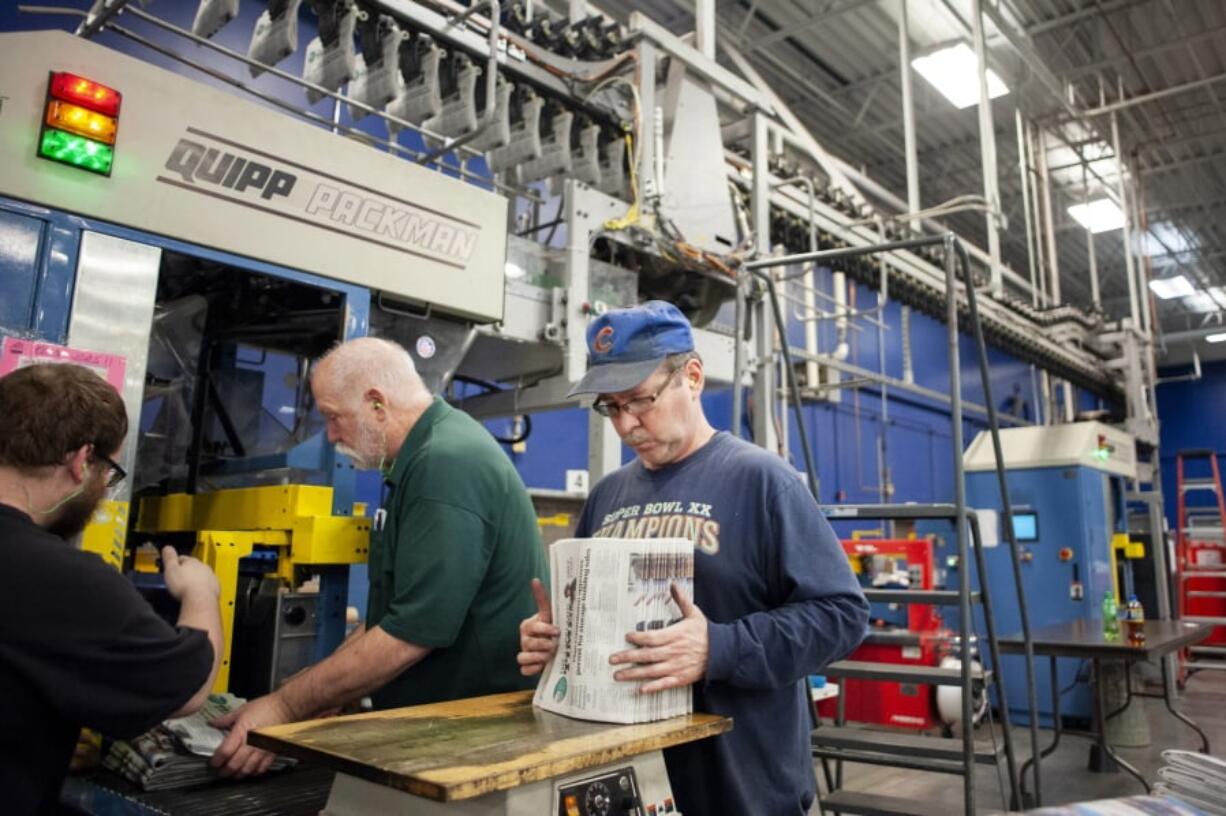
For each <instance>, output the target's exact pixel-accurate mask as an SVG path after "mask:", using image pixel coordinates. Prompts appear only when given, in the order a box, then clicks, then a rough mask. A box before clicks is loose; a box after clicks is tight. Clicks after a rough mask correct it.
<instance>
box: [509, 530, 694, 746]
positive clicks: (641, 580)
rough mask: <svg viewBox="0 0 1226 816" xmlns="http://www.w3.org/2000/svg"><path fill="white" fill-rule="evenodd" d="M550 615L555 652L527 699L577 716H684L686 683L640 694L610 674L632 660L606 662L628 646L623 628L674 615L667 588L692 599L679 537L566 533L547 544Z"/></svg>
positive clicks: (646, 627)
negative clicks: (532, 695)
mask: <svg viewBox="0 0 1226 816" xmlns="http://www.w3.org/2000/svg"><path fill="white" fill-rule="evenodd" d="M549 556H550V560H549V569H550V576H551V590H550V597H551V598H552V602H553V621H554V624H555V625H556V626H557V627H558V628H559V629H560V630H561V635H560V637H559V638H558V651H557V654H556V655H554V658H553V660H552V661H550V663H549V665H547V666H546V667H545V671H544V672H543V673H542V675H541V681H540V683H539V684H537V687H536V697H535V699H534V700H533V702H534V704H535V705H536V706H537V707H539V708H543V709H545V710H547V711H553V712H556V713H558V714H565V715H566V716H568V717H576V718H578V719H581V720H595V721H597V722H615V723H642V722H652V721H654V720H662V719H665V718H667V717H676V716H678V715H681V714H689V713H690V712H691V711H693V697H692V695H691V693H690V687H689V686H683V687H681V688H672V689H667V690H665V691H662V692H658V693H655V694H640V693H639V688H640V687H641V686H642V685H644V683H643V682H632V681H625V682H619V681H617V680H614V679H613V673H614V672H615V671H617V670H619V669H624V668H628V667H629V666H630V665H633V664H624V663H623V664H618V665H616V666H614V665H611V664H610V663H609V655H612V654H614V653H615V652H621V651H625V650H627V649H632V648H634V646H632V645H631V644H630V643H628V642H627V641H626V635H627V634H628V633H630V632H648V631H654V630H657V629H663V628H664V627H666V626H669V625H671V624H673V623H676V622H677V621H679V620H681V610H680V609H678V608H677V604H676V603H675V602H674V601H673V599H672V595H671V593H670V590H669V587H670V586H671V585H672V584H678V585H679V588H680V589H681V590H682V592H683V594H684V595H685V596H686V597H687V598H693V597H694V545H693V543H692V542H691V541H689V540H687V539H682V538H654V539H619V538H572V539H566V540H563V541H558V542H556V543H554V544H553V545H552V546H551V547H550V548H549Z"/></svg>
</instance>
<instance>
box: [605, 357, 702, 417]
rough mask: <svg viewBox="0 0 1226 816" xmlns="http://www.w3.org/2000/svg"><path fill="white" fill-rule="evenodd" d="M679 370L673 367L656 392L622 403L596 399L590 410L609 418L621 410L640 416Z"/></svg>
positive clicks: (669, 383)
mask: <svg viewBox="0 0 1226 816" xmlns="http://www.w3.org/2000/svg"><path fill="white" fill-rule="evenodd" d="M681 370H682V369H680V368H678V369H674V370H673V373H671V374H669V375H668V378H667V379H665V380H664V384H663V385H661V386H660V387H659V389H658V390H657V391H656V393H654V394H652V395H650V396H647V397H635V398H634V399H632V400H626V401H625V402H622V403H617V402H613V401H612V400H597V401H596V402H594V403H592V410H593V411H595V412H596V413H598V414H600V415H601V416H605V417H608V418H609V419H616V418H617V417H619V416H620V415H621V414H622V412H623V411H624V412H625V413H627V414H629V415H630V416H642V415H643V414H645V413H647V412H648V411H650V410H651V408H652V406H653V405H655V404H656V400H658V399H659V398H660V395H661V394H663V393H664V392H665V390H667V389H668V386H669V385H671V384H672V381H673V379H674V378H676V376H677V374H678V373H679V372H680V371H681Z"/></svg>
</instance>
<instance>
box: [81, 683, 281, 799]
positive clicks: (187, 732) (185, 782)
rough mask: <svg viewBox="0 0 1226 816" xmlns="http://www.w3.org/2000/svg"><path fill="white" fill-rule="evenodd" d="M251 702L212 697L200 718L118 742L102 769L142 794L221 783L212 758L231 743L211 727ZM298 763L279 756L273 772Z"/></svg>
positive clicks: (229, 696)
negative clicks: (216, 718)
mask: <svg viewBox="0 0 1226 816" xmlns="http://www.w3.org/2000/svg"><path fill="white" fill-rule="evenodd" d="M244 702H246V701H245V700H243V699H242V698H239V697H235V696H234V695H232V694H210V695H209V699H208V701H207V702H205V704H204V705H203V706H201V707H200V710H199V711H197V712H196V713H195V714H192V715H190V716H187V717H180V718H178V719H173V720H166V721H165V722H162V723H160V724H159V725H156V726H154V727H153V728H151V729H149V730H148V731H146V732H145V733H143V734H141V735H140V736H139V737H136V738H134V739H130V740H117V741H115V742H113V743H111V747H110V750H109V751H107V753H106V756H105V757H104V758H103V760H102V766H103V767H104V768H107V769H109V770H111V771H114V772H115V773H117V774H119V775H120V776H122V777H124V778H125V779H127V780H128V781H129V782H132V783H134V784H136V785H139V786H140V787H141V789H142V790H146V791H157V790H178V789H180V788H190V787H194V786H196V785H202V784H205V783H208V782H213V781H215V780H216V779H217V778H218V777H217V773H216V771H214V770H213V769H212V768H211V767H210V766H209V758H210V757H212V756H213V752H214V751H216V750H217V747H218V746H219V745H221V742H222V740H223V739H225V733H224V732H222V731H219V730H218V729H216V728H214V727H213V726H211V725H209V721H210V720H212V719H213V718H215V717H220V716H221V715H223V714H226V713H228V712H230V711H232V710H234V709H236V708H238V707H239V706H240V705H242V704H243V703H244ZM293 763H294V760H292V759H286V758H285V757H277V759H276V761H275V762H274V763H273V766H272V768H273V770H280V769H281V768H285V767H288V766H289V765H292V764H293Z"/></svg>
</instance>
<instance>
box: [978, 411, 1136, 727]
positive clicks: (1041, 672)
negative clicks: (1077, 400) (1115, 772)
mask: <svg viewBox="0 0 1226 816" xmlns="http://www.w3.org/2000/svg"><path fill="white" fill-rule="evenodd" d="M1001 445H1002V451H1003V453H1004V460H1005V470H1006V482H1007V484H1008V488H1009V498H1010V502H1011V504H1012V508H1013V526H1014V531H1015V533H1016V534H1017V540H1018V545H1019V548H1020V550H1021V572H1022V586H1023V590H1024V592H1025V598H1026V605H1027V611H1028V613H1029V617H1030V625H1031V628H1032V629H1038V628H1040V627H1043V626H1049V625H1052V624H1058V623H1064V622H1066V621H1071V620H1076V619H1084V620H1087V621H1092V622H1094V623H1095V624H1096V625H1101V624H1102V601H1103V596H1104V594H1105V593H1106V592H1108V591H1112V592H1116V591H1117V590H1116V586H1115V575H1114V560H1113V558H1112V551H1111V547H1112V536H1113V535H1114V534H1115V533H1116V532H1120V531H1122V529H1123V525H1124V524H1125V519H1126V516H1125V514H1124V513H1123V510H1122V503H1123V500H1124V491H1123V487H1124V483H1123V480H1124V479H1125V478H1130V477H1132V476H1135V467H1136V464H1135V443H1134V441H1133V439H1132V437H1130V436H1128V435H1127V434H1125V433H1123V432H1122V431H1119V430H1116V429H1115V428H1112V427H1111V426H1108V425H1103V424H1100V423H1096V422H1080V423H1071V424H1068V425H1057V426H1047V427H1029V428H1012V429H1007V430H1004V431H1002V432H1001ZM965 462H966V467H967V473H966V493H967V503H968V504H969V505H970V506H971V507H973V508H975V509H976V510H977V511H984V510H989V511H994V512H989V513H982V512H981V513H980V525H981V528H982V533H983V540H984V542H985V545H984V561H985V566H986V573H987V580H988V584H989V586H988V590H989V592H990V593H991V599H992V606H993V616H994V618H995V623H996V631H997V633H998V634H999V635H1000V636H1002V637H1005V636H1011V635H1014V634H1018V633H1020V632H1021V629H1022V623H1021V615H1020V611H1019V606H1018V600H1017V591H1016V587H1015V584H1014V577H1013V566H1012V563H1011V559H1010V554H1009V547H1008V544H1007V539H1006V538H1005V531H1004V529H1002V523H1003V518H1004V514H1003V506H1002V502H1001V497H1000V487H999V480H998V477H997V473H996V470H995V457H994V455H993V453H992V442H991V438H990V436H989V435H988V434H987V432H984V433H981V434H980V435H979V436H978V437H977V438H976V439H975V441H974V442H973V443H972V444H971V446H970V447H969V448H968V449H967V453H966V455H965ZM1117 594H1118V593H1117ZM979 631H980V633H981V634H982V633H983V629H982V627H980V628H979ZM984 651H986V650H984ZM985 657H986V655H985ZM1001 661H1002V664H1003V665H1002V666H1001V667H1000V669H1001V670H1002V671H1003V672H1004V678H1005V681H1006V692H1007V694H1008V697H1009V708H1010V717H1011V719H1012V720H1013V721H1014V722H1022V723H1025V722H1027V719H1028V715H1027V707H1026V693H1025V680H1024V678H1025V663H1024V658H1023V657H1022V656H1021V655H1003V656H1002V657H1001ZM1087 671H1088V667H1085V668H1083V667H1082V666H1081V661H1078V660H1076V659H1072V658H1060V659H1059V660H1057V678H1056V682H1057V683H1058V684H1059V688H1060V689H1061V692H1062V693H1061V698H1060V714H1061V716H1062V718H1065V717H1067V718H1090V717H1091V716H1092V711H1093V708H1092V705H1093V700H1092V698H1091V696H1090V690H1089V686H1088V684H1087V683H1085V682H1078V677H1079V673H1080V676H1081V679H1082V680H1083V681H1084V680H1085V674H1086V672H1087ZM1052 682H1053V680H1052V674H1051V670H1050V666H1049V663H1048V660H1047V659H1046V658H1040V659H1037V660H1036V661H1035V684H1036V691H1037V694H1038V707H1039V719H1040V722H1041V724H1043V725H1044V726H1050V725H1051V720H1052V688H1051V686H1052Z"/></svg>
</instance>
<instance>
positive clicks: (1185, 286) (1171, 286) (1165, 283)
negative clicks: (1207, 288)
mask: <svg viewBox="0 0 1226 816" xmlns="http://www.w3.org/2000/svg"><path fill="white" fill-rule="evenodd" d="M1149 288H1150V289H1151V290H1153V293H1154V294H1155V295H1157V296H1158V297H1160V298H1162V299H1163V300H1170V299H1171V298H1177V297H1179V298H1181V297H1189V296H1191V295H1194V294H1196V290H1195V289H1194V288H1192V284H1191V283H1189V282H1188V279H1187V278H1185V277H1184V276H1183V275H1176V276H1175V277H1173V278H1154V279H1153V280H1151V281H1150V282H1149Z"/></svg>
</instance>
